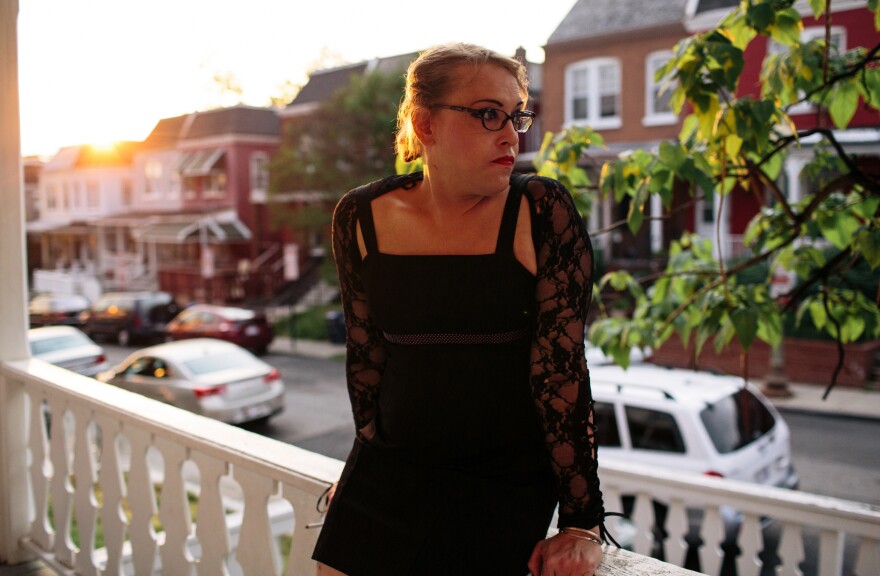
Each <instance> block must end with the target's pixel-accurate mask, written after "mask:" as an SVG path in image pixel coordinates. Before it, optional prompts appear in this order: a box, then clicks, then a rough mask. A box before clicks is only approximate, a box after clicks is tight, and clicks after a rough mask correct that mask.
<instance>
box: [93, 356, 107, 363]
mask: <svg viewBox="0 0 880 576" xmlns="http://www.w3.org/2000/svg"><path fill="white" fill-rule="evenodd" d="M95 361H96V362H97V363H98V364H103V363H104V362H106V361H107V357H106V356H104V355H103V354H100V355H99V356H98V357H97V358H96V359H95Z"/></svg>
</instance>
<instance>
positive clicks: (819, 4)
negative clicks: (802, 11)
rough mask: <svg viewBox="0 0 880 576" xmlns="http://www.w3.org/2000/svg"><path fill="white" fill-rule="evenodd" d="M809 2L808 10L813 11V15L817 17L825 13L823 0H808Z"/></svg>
mask: <svg viewBox="0 0 880 576" xmlns="http://www.w3.org/2000/svg"><path fill="white" fill-rule="evenodd" d="M808 1H809V4H810V10H812V11H813V16H815V17H816V18H818V17H819V16H821V15H822V14H824V13H825V0H808Z"/></svg>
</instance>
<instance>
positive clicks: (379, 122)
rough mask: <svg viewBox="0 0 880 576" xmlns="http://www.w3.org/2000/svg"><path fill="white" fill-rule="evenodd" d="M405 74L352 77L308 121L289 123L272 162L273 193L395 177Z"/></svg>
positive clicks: (335, 192)
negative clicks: (397, 125) (396, 130)
mask: <svg viewBox="0 0 880 576" xmlns="http://www.w3.org/2000/svg"><path fill="white" fill-rule="evenodd" d="M402 92H403V77H402V75H389V74H384V73H380V72H372V73H368V74H365V75H362V76H361V75H353V76H352V78H351V80H350V82H349V84H347V85H346V86H344V87H343V88H341V89H340V90H338V91H337V92H336V93H335V94H334V95H333V97H332V98H331V99H329V100H327V101H325V102H323V103H321V105H320V107H319V108H318V110H317V111H316V112H315V113H314V114H311V115H309V116H307V117H304V118H301V119H298V120H294V121H292V122H290V124H288V126H287V127H286V129H285V133H284V136H283V142H282V144H281V147H280V148H279V150H278V153H277V154H276V155H275V157H274V158H273V160H272V161H271V164H270V175H271V176H270V185H269V189H270V193H271V192H290V191H296V190H309V191H315V190H317V191H321V192H326V193H329V194H330V195H331V196H332V197H334V198H336V199H338V198H340V197H342V195H343V194H344V193H345V192H347V191H348V190H350V189H351V188H353V187H355V186H358V185H360V184H363V183H365V182H371V181H373V180H376V179H378V178H381V177H383V176H388V175H391V174H394V160H395V157H394V152H393V150H394V126H395V122H396V118H397V104H398V102H399V101H400V94H401V93H402Z"/></svg>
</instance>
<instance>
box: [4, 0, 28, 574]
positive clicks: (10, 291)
mask: <svg viewBox="0 0 880 576" xmlns="http://www.w3.org/2000/svg"><path fill="white" fill-rule="evenodd" d="M17 20H18V0H0V201H2V203H3V209H2V210H0V290H2V293H3V297H2V298H0V363H2V362H5V361H9V360H20V359H22V358H27V357H28V356H29V353H28V347H27V325H28V321H27V316H26V312H25V311H26V309H27V276H26V274H25V266H26V258H25V250H26V248H25V247H26V246H27V243H26V241H25V231H24V180H23V177H22V169H21V140H20V132H21V125H20V119H19V104H18V37H17ZM24 414H25V394H24V390H23V388H22V386H20V385H19V384H18V383H17V382H13V381H10V380H8V379H7V378H5V377H4V376H3V375H2V372H0V564H3V563H11V564H17V563H20V562H23V561H24V560H26V559H27V558H28V556H27V554H26V553H25V552H24V550H22V549H21V548H20V547H19V545H18V543H19V540H21V539H22V538H23V537H24V536H26V535H27V533H28V528H29V522H28V509H27V506H28V499H27V498H26V497H25V495H26V494H27V461H26V459H25V453H26V452H25V450H26V445H25V440H26V439H25V429H24Z"/></svg>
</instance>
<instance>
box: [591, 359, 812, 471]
mask: <svg viewBox="0 0 880 576" xmlns="http://www.w3.org/2000/svg"><path fill="white" fill-rule="evenodd" d="M590 381H591V384H592V391H593V399H594V400H595V418H596V425H597V427H598V431H597V436H598V443H599V458H600V461H606V462H607V461H609V460H615V459H621V460H626V461H629V462H638V463H642V464H646V465H653V466H659V467H663V468H668V469H672V470H679V471H686V472H693V473H696V474H708V475H712V476H721V477H724V478H734V479H737V480H742V481H746V482H754V483H757V484H764V485H773V486H779V487H784V488H792V489H793V488H796V487H797V485H798V475H797V473H796V472H795V470H794V468H793V466H792V464H791V448H790V442H789V430H788V426H787V425H786V423H785V421H784V420H783V419H782V417H781V416H780V415H779V413H778V412H777V411H776V409H775V408H774V407H773V405H772V404H770V402H769V401H767V399H766V398H765V397H764V396H763V395H762V394H761V393H760V391H758V389H757V388H755V387H754V386H752V385H748V386H746V387H744V381H743V380H742V379H741V378H737V377H733V376H718V375H714V374H711V373H707V372H694V371H691V370H681V369H670V368H663V367H660V366H654V365H651V364H644V363H636V364H633V365H631V366H630V367H629V368H628V369H627V370H623V369H621V368H620V367H618V366H607V365H606V366H602V365H600V366H595V365H593V366H590Z"/></svg>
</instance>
